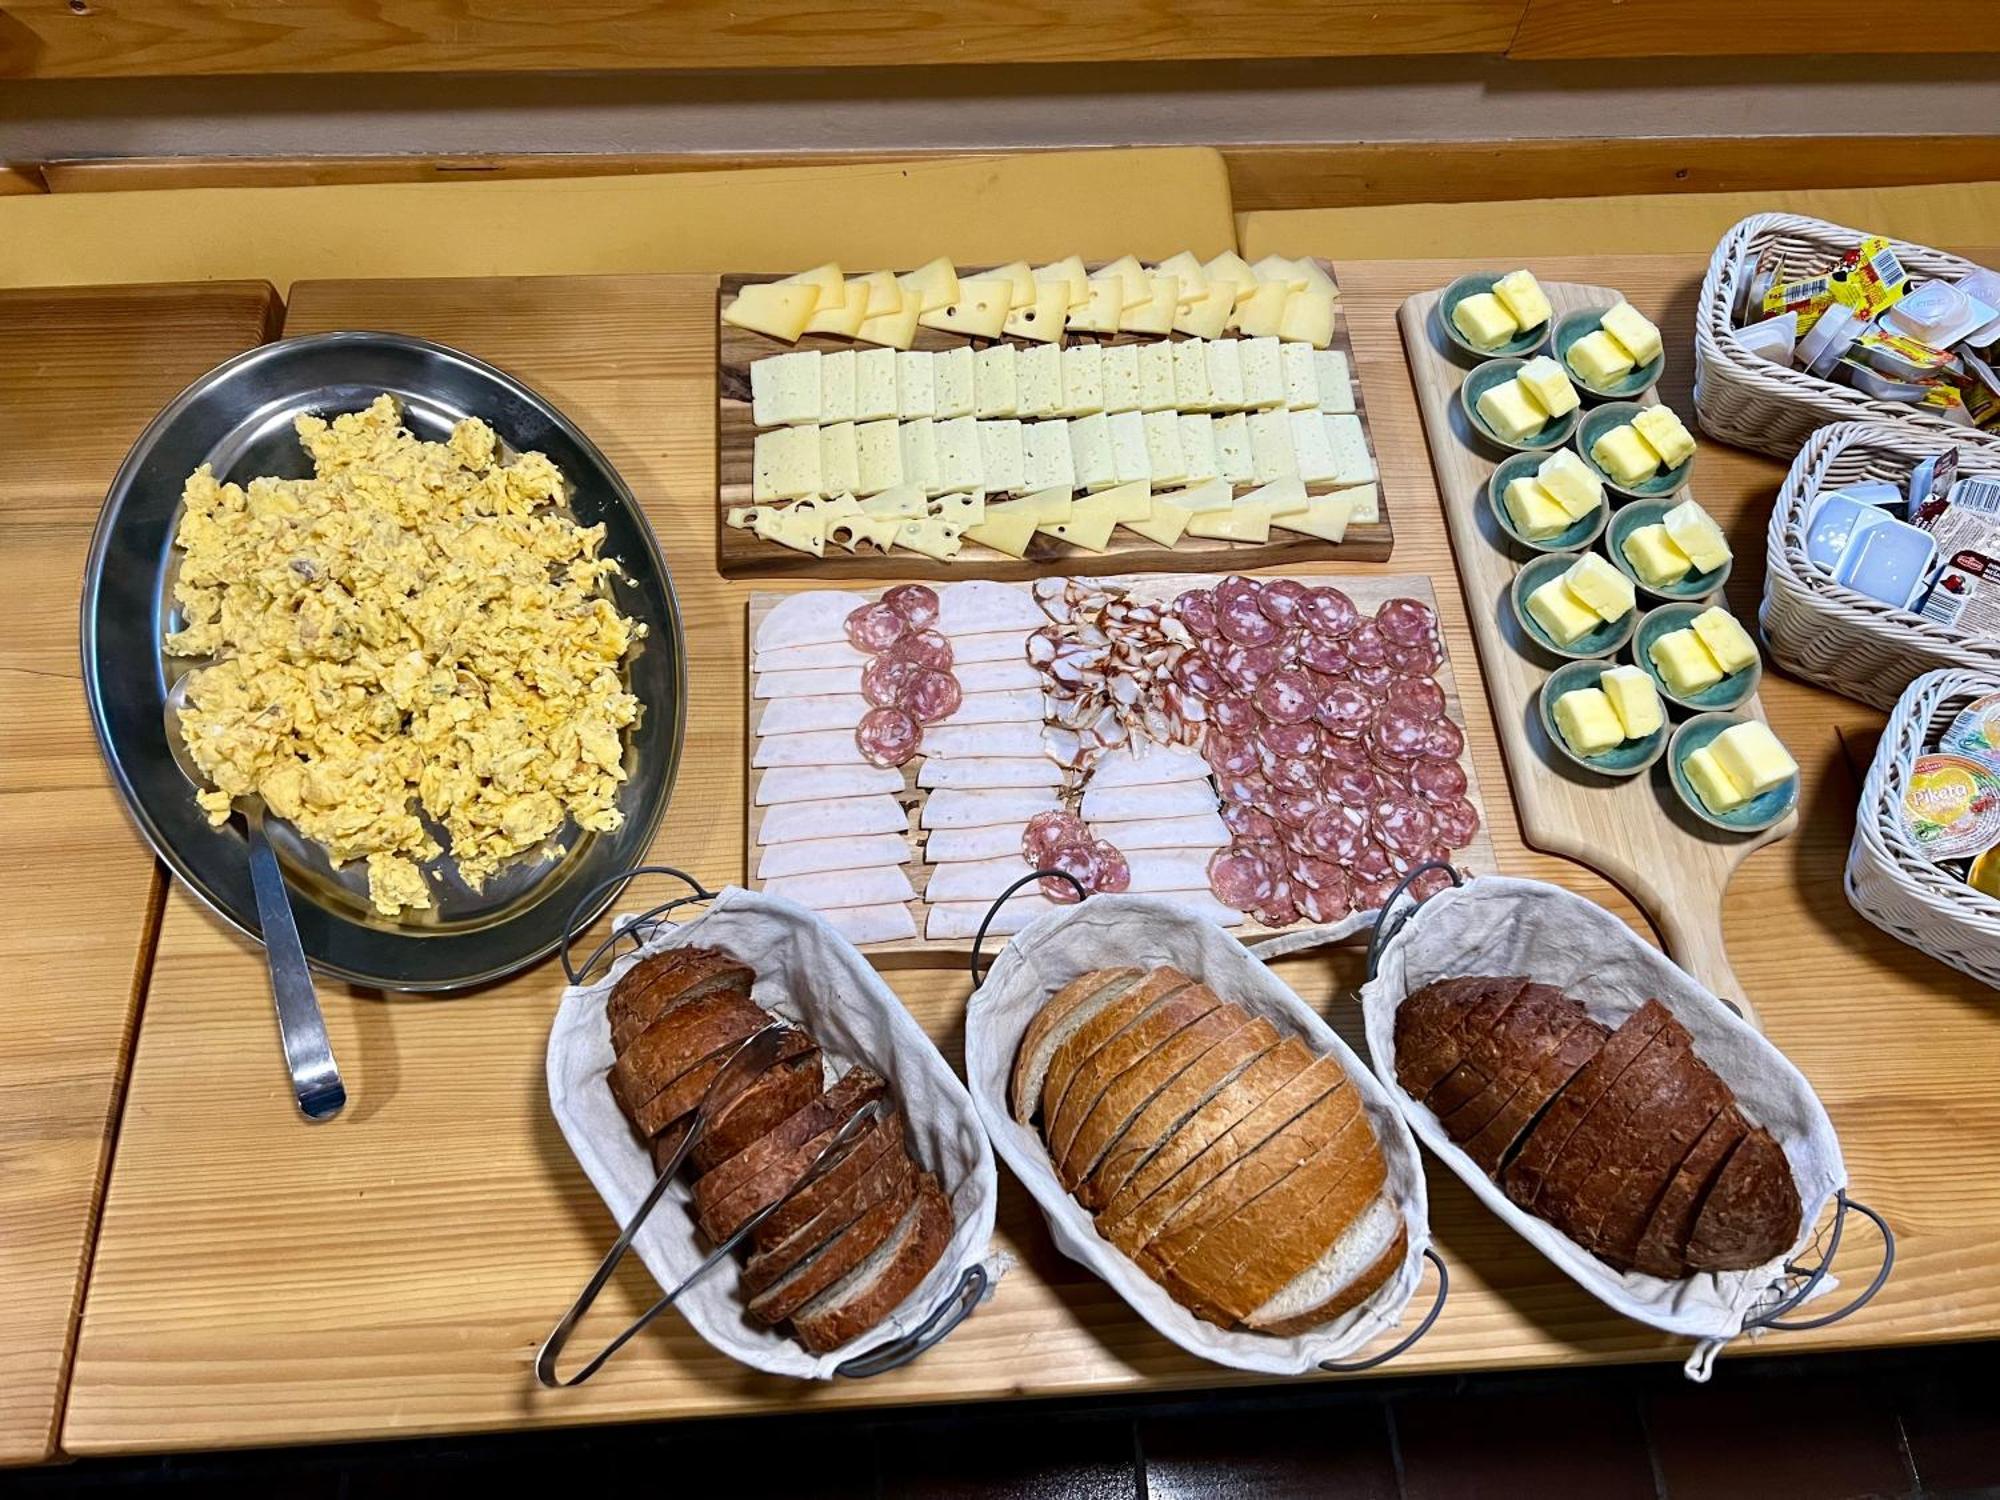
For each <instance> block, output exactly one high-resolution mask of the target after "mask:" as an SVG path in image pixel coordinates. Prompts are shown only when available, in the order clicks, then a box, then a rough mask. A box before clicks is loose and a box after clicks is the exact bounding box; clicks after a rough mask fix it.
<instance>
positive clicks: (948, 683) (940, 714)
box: [901, 670, 964, 724]
mask: <svg viewBox="0 0 2000 1500" xmlns="http://www.w3.org/2000/svg"><path fill="white" fill-rule="evenodd" d="M963 701H964V694H962V693H961V692H960V691H959V688H958V679H957V678H956V677H954V676H952V675H951V673H949V672H929V671H922V670H919V671H918V673H917V675H916V676H914V677H912V678H911V679H910V681H909V684H908V686H906V687H905V688H904V689H903V696H902V700H901V702H902V706H903V707H904V708H906V709H908V710H909V711H910V717H911V718H913V719H915V720H916V721H917V722H918V723H919V724H936V723H938V722H939V721H940V720H943V719H948V718H950V717H951V716H952V715H953V714H955V713H957V712H958V706H959V704H960V703H962V702H963Z"/></svg>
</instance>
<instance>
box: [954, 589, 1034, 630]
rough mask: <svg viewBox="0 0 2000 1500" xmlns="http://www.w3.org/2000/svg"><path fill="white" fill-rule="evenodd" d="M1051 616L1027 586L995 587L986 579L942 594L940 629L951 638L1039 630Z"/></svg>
mask: <svg viewBox="0 0 2000 1500" xmlns="http://www.w3.org/2000/svg"><path fill="white" fill-rule="evenodd" d="M1046 624H1048V616H1046V615H1044V614H1043V613H1042V607H1041V605H1039V604H1037V603H1035V596H1034V595H1033V594H1032V593H1030V592H1029V591H1028V588H1027V586H1026V585H1025V584H1017V583H991V582H989V581H987V580H986V579H983V578H975V579H970V580H968V581H966V582H964V583H948V584H946V585H945V586H944V587H943V588H941V589H939V590H938V618H937V628H938V630H939V631H941V632H942V633H943V634H945V635H947V636H961V635H989V634H991V633H992V632H994V631H996V630H1007V629H1010V628H1011V629H1020V630H1035V629H1038V628H1039V627H1041V626H1043V625H1046Z"/></svg>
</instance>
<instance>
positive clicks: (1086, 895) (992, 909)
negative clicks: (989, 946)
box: [972, 870, 1090, 989]
mask: <svg viewBox="0 0 2000 1500" xmlns="http://www.w3.org/2000/svg"><path fill="white" fill-rule="evenodd" d="M1051 875H1053V876H1054V877H1055V878H1056V879H1058V880H1067V881H1068V882H1069V883H1070V884H1071V885H1073V886H1075V887H1076V899H1077V900H1078V901H1088V900H1089V899H1090V892H1089V891H1086V890H1085V889H1084V888H1083V882H1082V881H1081V880H1078V879H1077V878H1076V877H1075V876H1074V875H1072V874H1070V873H1069V872H1068V871H1067V870H1030V871H1029V872H1028V873H1027V874H1026V875H1023V876H1022V877H1021V878H1020V879H1019V880H1017V881H1015V882H1014V883H1013V884H1012V885H1010V886H1008V887H1007V889H1006V890H1004V891H1002V892H1001V893H1000V894H999V895H998V896H996V897H994V899H993V904H992V905H991V906H989V907H987V908H986V915H985V916H983V917H981V918H980V919H979V931H978V932H976V933H974V934H973V937H972V987H973V988H974V989H978V988H979V986H981V985H982V984H984V983H985V982H986V976H985V975H984V974H982V973H980V971H979V947H980V944H982V943H984V942H985V941H986V929H987V928H989V927H991V926H992V925H993V919H994V918H995V917H997V916H999V915H1000V908H1001V907H1003V906H1005V905H1006V904H1007V900H1008V898H1009V897H1010V896H1012V895H1013V894H1014V892H1016V891H1018V890H1019V889H1020V888H1021V887H1022V886H1024V885H1026V884H1027V883H1028V882H1029V881H1031V880H1042V879H1046V878H1047V877H1049V876H1051Z"/></svg>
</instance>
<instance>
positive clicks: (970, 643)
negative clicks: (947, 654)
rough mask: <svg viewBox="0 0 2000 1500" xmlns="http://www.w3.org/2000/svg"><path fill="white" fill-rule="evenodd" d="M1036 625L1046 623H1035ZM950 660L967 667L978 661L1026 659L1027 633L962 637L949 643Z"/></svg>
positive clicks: (1014, 631) (997, 632) (994, 632)
mask: <svg viewBox="0 0 2000 1500" xmlns="http://www.w3.org/2000/svg"><path fill="white" fill-rule="evenodd" d="M1036 623H1037V624H1038V625H1041V624H1046V623H1047V622H1046V621H1037V622H1036ZM951 659H952V661H953V662H954V663H955V664H956V665H958V666H961V667H963V666H969V665H970V664H971V663H973V662H980V661H1019V662H1025V661H1026V660H1027V659H1028V632H1027V631H1026V630H995V631H993V632H991V633H990V634H986V635H962V636H959V637H958V638H957V639H956V640H954V641H953V642H952V643H951Z"/></svg>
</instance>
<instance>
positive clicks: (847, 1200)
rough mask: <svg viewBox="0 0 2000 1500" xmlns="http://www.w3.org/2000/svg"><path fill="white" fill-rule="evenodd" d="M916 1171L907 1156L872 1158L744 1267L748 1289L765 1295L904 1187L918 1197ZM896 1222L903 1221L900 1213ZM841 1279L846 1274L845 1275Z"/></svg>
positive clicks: (892, 1154)
mask: <svg viewBox="0 0 2000 1500" xmlns="http://www.w3.org/2000/svg"><path fill="white" fill-rule="evenodd" d="M916 1171H917V1166H916V1163H915V1162H913V1161H911V1160H910V1158H909V1155H908V1153H906V1152H902V1151H891V1152H884V1153H879V1154H877V1155H876V1156H874V1157H873V1158H871V1160H870V1163H869V1169H868V1170H867V1171H866V1172H863V1173H862V1174H861V1175H860V1176H859V1177H858V1178H856V1179H855V1180H854V1181H853V1182H851V1183H849V1184H848V1185H847V1188H846V1189H845V1191H843V1192H841V1193H840V1194H838V1195H837V1196H836V1197H835V1198H834V1199H833V1200H832V1201H830V1202H829V1203H828V1204H827V1205H826V1207H825V1208H824V1209H822V1210H821V1211H820V1212H819V1213H817V1214H815V1215H814V1216H813V1217H812V1219H811V1220H810V1221H808V1222H807V1223H806V1224H805V1225H804V1226H803V1227H802V1228H800V1229H799V1230H798V1231H797V1232H796V1233H794V1234H790V1235H787V1236H786V1237H785V1238H784V1239H782V1240H780V1241H778V1243H777V1244H775V1245H772V1246H771V1247H770V1248H769V1249H766V1250H759V1251H758V1252H757V1253H756V1254H754V1255H752V1256H751V1257H750V1259H749V1260H748V1261H747V1262H745V1263H744V1266H743V1287H744V1290H746V1291H748V1292H751V1293H753V1294H754V1293H757V1292H761V1291H763V1290H764V1289H765V1288H767V1287H769V1286H771V1285H773V1284H774V1283H776V1282H777V1281H779V1280H780V1279H781V1278H782V1277H783V1276H784V1275H785V1273H786V1272H788V1271H790V1270H791V1269H792V1268H793V1267H794V1266H796V1265H798V1264H799V1263H800V1262H801V1261H803V1260H805V1259H806V1257H808V1256H809V1255H812V1254H813V1253H814V1252H816V1251H817V1250H818V1249H819V1248H820V1247H821V1246H822V1245H824V1244H826V1243H827V1242H828V1241H829V1240H831V1239H832V1238H833V1237H834V1236H835V1235H837V1234H839V1233H840V1232H841V1231H842V1230H844V1229H846V1228H847V1226H848V1225H850V1224H852V1223H853V1222H854V1221H855V1220H856V1219H858V1218H860V1217H861V1215H862V1214H863V1213H865V1212H867V1211H868V1210H869V1209H871V1208H873V1207H874V1206H875V1205H876V1204H878V1203H880V1202H882V1201H883V1200H884V1199H886V1198H893V1197H895V1196H896V1195H897V1194H898V1193H899V1192H901V1191H902V1190H903V1189H904V1188H905V1187H908V1188H909V1189H910V1191H911V1192H914V1191H915V1188H914V1179H915V1177H916ZM897 1217H901V1211H900V1209H899V1210H898V1213H897ZM759 1227H760V1228H761V1227H762V1226H761V1225H760V1226H759ZM883 1232H884V1233H885V1234H886V1233H887V1232H888V1231H887V1229H885V1230H884V1231H883ZM841 1274H843V1275H845V1274H846V1273H845V1272H844V1271H843V1272H842V1273H841ZM831 1284H832V1278H831V1277H829V1278H828V1279H827V1281H825V1282H823V1283H821V1285H822V1286H826V1285H831ZM818 1290H819V1288H817V1287H815V1288H814V1289H813V1291H811V1292H808V1293H806V1295H805V1296H804V1297H801V1298H800V1299H799V1301H800V1302H801V1303H803V1302H804V1301H805V1300H806V1298H807V1297H811V1296H814V1295H816V1294H817V1292H818ZM784 1316H788V1314H781V1315H780V1316H779V1317H777V1318H773V1319H772V1320H771V1321H772V1322H774V1323H775V1322H779V1321H782V1319H783V1317H784Z"/></svg>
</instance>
